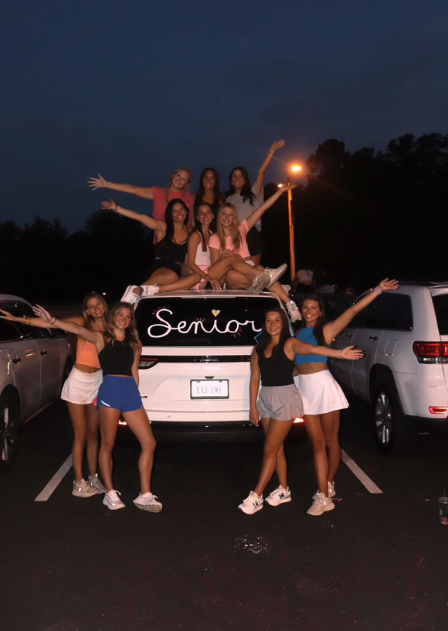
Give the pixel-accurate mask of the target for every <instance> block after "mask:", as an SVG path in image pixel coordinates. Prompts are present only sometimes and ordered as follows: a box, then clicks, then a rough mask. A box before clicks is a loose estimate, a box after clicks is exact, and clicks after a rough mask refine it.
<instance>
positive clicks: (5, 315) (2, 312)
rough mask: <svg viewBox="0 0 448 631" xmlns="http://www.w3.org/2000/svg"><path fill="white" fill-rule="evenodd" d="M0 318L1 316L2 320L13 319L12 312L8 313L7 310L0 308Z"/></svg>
mask: <svg viewBox="0 0 448 631" xmlns="http://www.w3.org/2000/svg"><path fill="white" fill-rule="evenodd" d="M0 318H3V319H4V320H11V322H13V321H14V319H15V318H14V316H13V315H12V313H9V311H5V310H4V309H0Z"/></svg>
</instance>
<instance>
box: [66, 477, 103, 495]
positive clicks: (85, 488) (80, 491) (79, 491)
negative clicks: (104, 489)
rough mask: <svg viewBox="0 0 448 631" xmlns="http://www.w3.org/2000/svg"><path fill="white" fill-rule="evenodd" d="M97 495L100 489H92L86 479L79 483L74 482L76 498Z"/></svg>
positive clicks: (73, 491) (73, 492)
mask: <svg viewBox="0 0 448 631" xmlns="http://www.w3.org/2000/svg"><path fill="white" fill-rule="evenodd" d="M97 493H98V489H95V488H93V487H91V486H90V485H89V484H87V482H86V481H85V480H84V479H83V480H80V481H79V482H76V481H75V482H73V489H72V495H74V496H75V497H92V496H93V495H97Z"/></svg>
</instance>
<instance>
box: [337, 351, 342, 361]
mask: <svg viewBox="0 0 448 631" xmlns="http://www.w3.org/2000/svg"><path fill="white" fill-rule="evenodd" d="M337 358H338V359H342V349H339V351H338V357H337Z"/></svg>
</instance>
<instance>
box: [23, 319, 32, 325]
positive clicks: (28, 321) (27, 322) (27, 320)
mask: <svg viewBox="0 0 448 631" xmlns="http://www.w3.org/2000/svg"><path fill="white" fill-rule="evenodd" d="M24 322H25V324H26V325H28V326H30V325H31V318H24Z"/></svg>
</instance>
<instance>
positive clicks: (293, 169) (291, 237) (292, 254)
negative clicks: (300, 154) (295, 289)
mask: <svg viewBox="0 0 448 631" xmlns="http://www.w3.org/2000/svg"><path fill="white" fill-rule="evenodd" d="M290 171H291V173H300V172H301V171H302V167H301V166H300V164H293V165H291V167H290ZM290 184H291V177H288V186H289V185H290ZM288 222H289V253H290V268H291V269H290V271H291V282H292V281H293V280H294V278H295V275H296V251H295V244H294V213H293V212H292V191H291V190H288Z"/></svg>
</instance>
